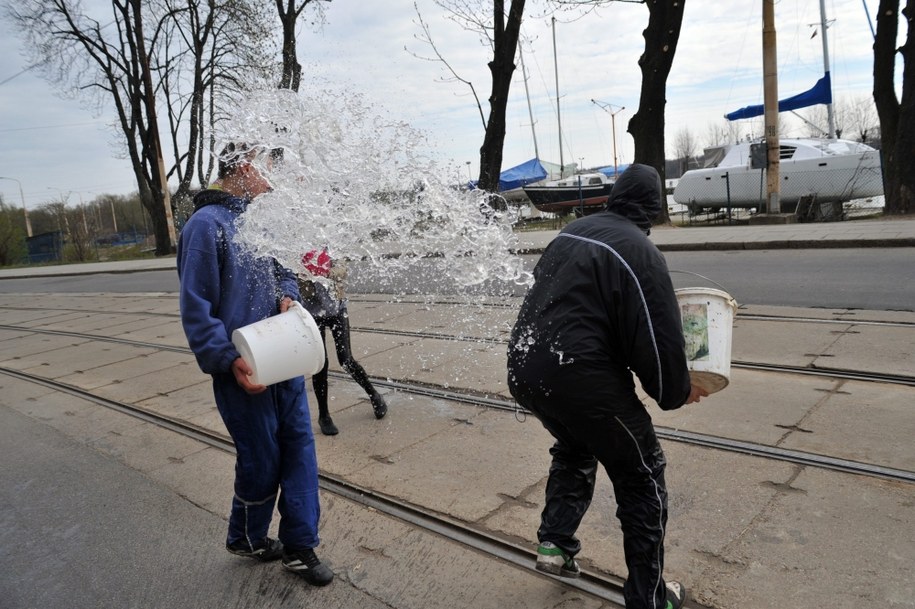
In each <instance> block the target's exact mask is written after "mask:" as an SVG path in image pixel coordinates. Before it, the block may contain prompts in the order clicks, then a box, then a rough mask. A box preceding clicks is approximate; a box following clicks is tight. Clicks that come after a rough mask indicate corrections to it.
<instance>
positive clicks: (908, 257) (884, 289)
mask: <svg viewBox="0 0 915 609" xmlns="http://www.w3.org/2000/svg"><path fill="white" fill-rule="evenodd" d="M665 256H666V257H667V261H668V266H669V267H670V268H671V269H672V270H678V271H686V272H687V273H698V274H700V275H703V276H705V277H708V278H709V279H711V280H713V281H714V282H715V283H717V284H720V285H721V286H723V287H724V288H725V289H726V290H727V291H728V292H729V293H730V294H731V295H733V296H734V297H735V298H736V299H737V301H738V302H740V303H742V304H755V305H777V306H799V307H823V308H851V309H869V310H901V311H913V310H915V250H913V249H912V248H885V249H883V248H865V249H820V250H752V251H708V252H667V253H666V254H665ZM536 260H537V257H536V256H526V257H525V263H526V265H527V267H528V268H530V269H532V268H533V266H534V264H536ZM687 273H674V274H673V279H674V285H675V286H676V287H686V286H695V285H705V286H709V287H714V284H713V283H708V282H704V281H703V280H700V279H698V278H696V277H694V276H691V275H689V274H687ZM177 289H178V277H177V274H176V273H175V272H174V271H172V270H166V271H150V272H139V273H125V274H100V275H92V276H82V277H50V278H35V279H5V280H2V281H0V292H2V293H33V292H57V293H59V292H99V293H105V292H113V293H123V292H175V291H177ZM349 290H350V291H351V292H369V293H403V294H406V293H452V292H456V291H457V289H456V288H455V286H453V285H450V284H448V283H446V282H442V281H441V274H440V273H439V272H438V271H433V270H430V267H429V263H428V262H422V261H420V262H418V263H417V267H416V268H415V270H411V272H407V273H402V274H401V275H400V276H398V277H393V278H385V279H383V280H382V279H380V278H378V277H371V276H363V274H361V273H360V271H359V265H358V264H352V265H350V278H349ZM467 291H468V292H469V293H472V294H484V293H493V292H498V293H509V294H513V295H516V296H520V295H522V294H523V293H524V287H523V286H516V285H505V284H502V285H485V286H479V287H476V288H474V289H471V290H467Z"/></svg>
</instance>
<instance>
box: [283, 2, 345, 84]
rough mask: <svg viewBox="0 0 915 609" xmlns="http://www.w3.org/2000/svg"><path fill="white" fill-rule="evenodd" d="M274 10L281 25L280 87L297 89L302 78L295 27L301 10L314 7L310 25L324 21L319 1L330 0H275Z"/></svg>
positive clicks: (322, 8) (322, 7)
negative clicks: (281, 65)
mask: <svg viewBox="0 0 915 609" xmlns="http://www.w3.org/2000/svg"><path fill="white" fill-rule="evenodd" d="M275 1H276V10H277V13H278V14H279V16H280V23H282V25H283V75H282V77H281V78H280V86H279V88H280V89H292V90H293V91H298V90H299V82H300V81H301V78H302V66H301V65H300V64H299V60H298V58H297V56H296V35H295V28H296V23H297V22H298V20H299V17H300V16H301V14H302V11H303V10H305V7H306V6H309V5H311V6H312V8H313V9H314V13H313V14H314V21H313V22H312V25H321V24H323V23H324V6H323V5H322V4H321V2H327V3H329V2H330V1H331V0H275Z"/></svg>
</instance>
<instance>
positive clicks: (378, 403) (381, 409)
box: [370, 393, 388, 419]
mask: <svg viewBox="0 0 915 609" xmlns="http://www.w3.org/2000/svg"><path fill="white" fill-rule="evenodd" d="M370 399H371V401H372V411H373V412H374V413H375V418H376V419H383V418H384V415H386V414H388V405H387V404H386V403H385V401H384V398H383V397H381V394H380V393H373V394H372V396H371V398H370Z"/></svg>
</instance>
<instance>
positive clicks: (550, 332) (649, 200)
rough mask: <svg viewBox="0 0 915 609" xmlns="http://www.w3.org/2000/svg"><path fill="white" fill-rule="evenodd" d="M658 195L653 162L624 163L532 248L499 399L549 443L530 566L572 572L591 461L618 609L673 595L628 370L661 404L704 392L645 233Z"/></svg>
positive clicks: (658, 607)
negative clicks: (615, 524) (528, 417)
mask: <svg viewBox="0 0 915 609" xmlns="http://www.w3.org/2000/svg"><path fill="white" fill-rule="evenodd" d="M661 204H662V194H661V180H660V177H659V176H658V173H657V171H655V170H654V168H652V167H648V166H647V165H632V166H631V167H630V168H629V169H627V170H626V171H625V172H624V173H623V174H622V175H621V176H620V178H619V179H618V180H617V182H616V184H615V185H614V187H613V190H612V192H611V194H610V198H609V199H608V201H607V208H606V210H605V211H602V212H599V213H596V214H593V215H591V216H588V217H586V218H582V219H580V220H577V221H575V222H573V223H571V224H570V225H568V226H567V227H566V228H565V229H564V230H563V231H562V232H561V233H560V234H559V235H558V236H557V237H556V239H554V240H553V241H552V243H550V245H549V246H548V247H547V248H546V251H545V252H544V254H543V256H542V257H541V258H540V261H539V262H538V263H537V267H536V269H535V270H534V278H535V282H534V285H533V286H532V287H531V289H530V291H529V292H528V294H527V296H526V297H525V299H524V303H523V304H522V305H521V311H520V313H519V315H518V321H517V322H516V324H515V327H514V329H513V331H512V336H511V341H510V343H509V349H508V385H509V389H510V390H511V393H512V395H513V396H514V397H515V399H516V400H518V403H520V404H521V405H522V406H524V407H525V408H527V409H528V410H530V411H531V412H533V413H534V415H535V416H536V417H537V418H538V419H539V420H540V421H541V422H542V423H543V426H544V427H545V428H546V429H547V431H549V432H550V433H551V434H552V435H553V437H554V438H555V439H556V442H555V444H554V445H553V447H552V448H551V449H550V454H552V456H553V462H552V465H551V467H550V472H549V479H548V481H547V486H546V505H545V507H544V510H543V513H542V515H541V524H540V528H539V530H538V531H537V537H538V540H539V542H540V546H539V547H538V549H537V568H538V569H540V570H542V571H546V572H549V573H554V574H556V575H561V576H566V577H577V576H578V575H579V569H578V564H577V563H576V561H575V559H574V557H575V555H576V554H578V552H579V551H580V550H581V544H580V543H579V541H578V539H577V538H576V537H575V532H576V530H577V529H578V526H579V524H580V523H581V520H582V518H583V517H584V515H585V511H586V510H587V509H588V506H589V505H590V503H591V498H592V495H593V493H594V483H595V478H596V473H597V464H598V462H599V463H600V464H601V465H602V466H603V467H604V469H605V470H606V471H607V474H608V475H609V476H610V480H611V482H612V483H613V490H614V495H615V497H616V502H617V507H618V509H617V517H618V518H619V520H620V525H621V527H622V530H623V545H624V548H623V549H624V552H625V555H626V565H627V567H628V569H629V577H628V579H627V580H626V584H625V586H624V594H625V597H626V607H627V609H642V608H651V609H665V608H673V609H677V608H679V607H680V606H682V604H683V601H684V598H685V594H686V593H685V590H684V589H683V587H682V586H680V585H679V584H677V583H675V582H668V583H666V584H665V582H664V579H663V570H664V533H665V527H666V524H667V490H666V487H665V484H664V467H665V465H666V461H665V458H664V453H663V451H662V450H661V446H660V444H658V440H657V437H656V436H655V432H654V426H653V425H652V423H651V417H650V416H649V414H648V412H647V410H646V408H645V406H644V405H643V404H642V402H641V401H640V400H639V399H638V396H637V394H636V389H635V382H634V380H633V376H632V375H633V373H635V375H636V376H638V378H639V381H640V382H641V384H642V387H643V388H644V390H645V391H646V392H647V393H648V395H649V396H651V398H652V399H654V400H655V401H656V402H657V403H658V405H659V406H660V407H661V408H662V409H663V410H673V409H675V408H679V407H680V406H682V405H683V404H689V403H691V402H698V401H699V398H700V397H703V396H706V395H708V394H707V393H706V392H705V391H704V390H702V389H700V388H698V387H695V386H692V385H691V384H690V379H689V372H688V370H687V367H686V355H685V353H684V340H683V333H682V330H681V324H680V311H679V307H678V305H677V300H676V296H675V295H674V290H673V285H672V284H671V281H670V276H669V274H668V270H667V264H666V263H665V261H664V257H663V256H662V255H661V253H660V252H659V251H658V249H657V248H656V247H655V246H654V245H653V244H652V243H651V242H650V241H649V240H648V238H647V235H648V233H649V230H650V228H651V221H652V220H653V219H654V218H655V217H657V215H658V213H659V212H660V210H661Z"/></svg>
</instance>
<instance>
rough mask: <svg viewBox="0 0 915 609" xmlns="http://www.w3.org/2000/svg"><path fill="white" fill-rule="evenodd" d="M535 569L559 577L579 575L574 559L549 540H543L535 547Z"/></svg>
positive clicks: (579, 570) (579, 571)
mask: <svg viewBox="0 0 915 609" xmlns="http://www.w3.org/2000/svg"><path fill="white" fill-rule="evenodd" d="M537 570H538V571H543V572H544V573H550V574H552V575H558V576H560V577H573V578H574V577H578V576H580V575H581V569H579V568H578V563H577V562H575V559H574V558H572V557H571V556H569V555H568V554H566V553H565V552H564V551H563V549H562V548H560V547H559V546H557V545H556V544H554V543H552V542H549V541H544V542H543V543H542V544H540V545H539V546H538V547H537Z"/></svg>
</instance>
